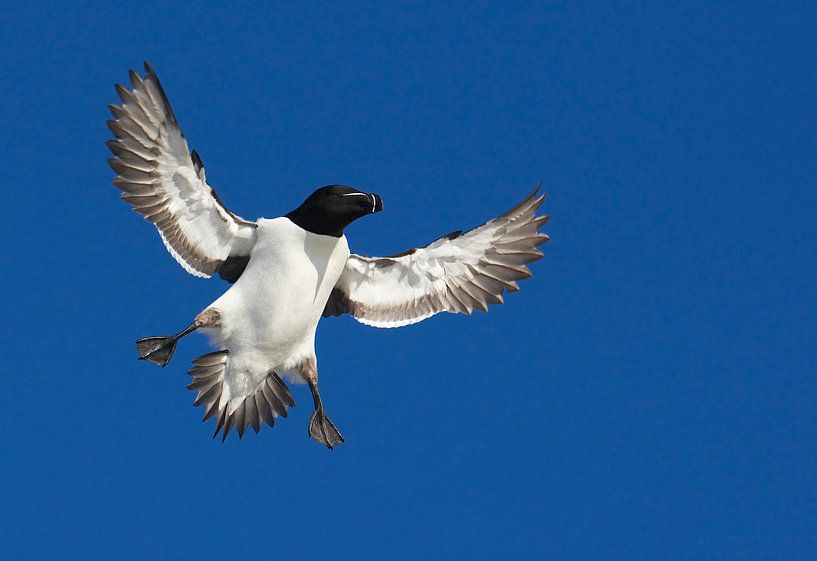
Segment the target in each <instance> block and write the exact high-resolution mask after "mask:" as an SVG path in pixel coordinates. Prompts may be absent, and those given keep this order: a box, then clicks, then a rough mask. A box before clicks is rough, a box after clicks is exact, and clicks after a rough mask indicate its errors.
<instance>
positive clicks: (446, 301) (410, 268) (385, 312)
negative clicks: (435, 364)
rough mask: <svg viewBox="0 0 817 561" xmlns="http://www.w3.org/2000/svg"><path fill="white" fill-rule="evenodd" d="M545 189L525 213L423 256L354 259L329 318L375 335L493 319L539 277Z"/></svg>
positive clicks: (457, 236)
mask: <svg viewBox="0 0 817 561" xmlns="http://www.w3.org/2000/svg"><path fill="white" fill-rule="evenodd" d="M544 198H545V196H544V195H539V189H538V188H537V189H536V191H534V192H533V193H532V194H531V195H530V196H529V197H528V198H526V199H525V200H524V201H522V202H521V203H519V204H518V205H517V206H515V207H514V208H512V209H511V210H509V211H508V212H506V213H505V214H503V215H502V216H500V217H498V218H495V219H493V220H491V221H489V222H486V223H485V224H483V225H482V226H479V227H477V228H474V229H473V230H470V231H468V232H466V233H464V234H463V233H461V232H454V233H452V234H448V235H447V236H443V237H442V238H439V239H438V240H436V241H434V242H432V243H431V244H430V245H427V246H426V247H423V248H415V249H411V250H409V251H407V252H405V253H402V254H398V255H393V256H391V257H364V256H361V255H355V254H352V255H351V256H350V257H349V260H348V261H347V262H346V267H345V269H344V270H343V273H342V274H341V276H340V279H339V280H338V282H337V284H336V286H335V288H334V289H333V290H332V294H331V296H330V297H329V301H328V302H327V304H326V309H325V310H324V312H323V315H324V316H337V315H341V314H345V313H349V314H352V316H353V317H354V318H355V319H356V320H358V321H359V322H361V323H365V324H366V325H371V326H374V327H402V326H404V325H410V324H412V323H417V322H418V321H422V320H424V319H426V318H429V317H431V316H433V315H434V314H437V313H440V312H454V313H458V312H462V313H466V314H470V313H471V312H472V311H473V310H481V311H483V312H485V311H488V304H501V303H502V301H503V300H502V294H503V293H504V292H505V291H508V292H515V291H517V290H519V286H518V285H517V283H516V281H518V280H521V279H526V278H528V277H530V276H531V272H530V269H528V268H527V267H526V265H527V264H528V263H530V262H532V261H536V260H537V259H539V258H541V257H542V252H541V251H539V250H538V249H537V247H538V246H539V245H541V244H542V243H544V242H546V241H547V240H548V239H549V237H548V236H547V234H543V233H540V232H539V227H540V226H542V224H544V223H545V222H547V220H548V218H549V217H548V216H544V215H541V216H537V215H536V211H537V209H538V208H539V206H540V205H541V204H542V201H543V200H544Z"/></svg>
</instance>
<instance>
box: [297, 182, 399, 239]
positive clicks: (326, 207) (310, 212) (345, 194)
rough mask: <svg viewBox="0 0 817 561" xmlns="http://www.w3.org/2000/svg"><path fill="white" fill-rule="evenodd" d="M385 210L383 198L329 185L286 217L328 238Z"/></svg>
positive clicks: (305, 228) (310, 196) (350, 188)
mask: <svg viewBox="0 0 817 561" xmlns="http://www.w3.org/2000/svg"><path fill="white" fill-rule="evenodd" d="M381 210H383V199H381V198H380V195H375V194H374V193H364V192H363V191H358V190H357V189H355V188H353V187H347V186H346V185H327V186H326V187H321V188H320V189H317V190H316V191H315V192H314V193H312V194H311V195H309V197H308V198H307V199H306V200H305V201H304V202H303V203H302V204H301V206H299V207H298V208H296V209H295V210H293V211H291V212H289V213H288V214H287V215H286V216H287V218H289V219H290V220H292V221H293V222H294V223H295V224H297V225H298V226H300V227H301V228H303V229H304V230H307V231H309V232H312V233H313V234H323V235H325V236H335V237H340V236H342V235H343V229H344V228H346V226H348V225H349V224H351V223H352V222H354V221H355V220H357V219H358V218H360V217H362V216H366V215H367V214H374V213H375V212H380V211H381Z"/></svg>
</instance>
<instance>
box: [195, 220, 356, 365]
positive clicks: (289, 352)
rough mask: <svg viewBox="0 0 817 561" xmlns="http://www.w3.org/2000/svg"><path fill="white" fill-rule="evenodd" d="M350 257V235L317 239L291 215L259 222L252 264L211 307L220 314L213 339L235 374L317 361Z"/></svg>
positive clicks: (250, 263)
mask: <svg viewBox="0 0 817 561" xmlns="http://www.w3.org/2000/svg"><path fill="white" fill-rule="evenodd" d="M348 258H349V246H348V244H347V242H346V237H345V236H342V237H340V238H334V237H331V236H320V235H316V234H312V233H310V232H307V231H305V230H303V229H302V228H300V227H298V226H296V225H295V224H293V223H292V222H291V221H290V220H289V219H288V218H276V219H273V220H259V221H258V238H257V241H256V244H255V247H254V248H253V250H252V253H251V256H250V262H249V265H248V266H247V268H246V270H245V271H244V272H243V273H242V275H241V277H240V278H239V279H238V281H237V282H236V283H235V284H234V285H233V286H232V287H231V288H230V289H229V290H228V291H227V292H225V293H224V294H223V295H222V296H221V297H220V298H219V299H218V300H216V301H215V302H213V303H212V304H211V305H210V306H209V307H210V308H215V309H217V310H218V311H219V314H220V316H221V326H220V327H219V328H216V329H213V330H212V335H213V338H214V339H215V341H216V342H217V343H218V344H219V345H221V348H223V349H227V350H229V351H230V363H231V364H230V370H232V371H234V372H235V371H236V370H242V371H244V372H245V373H247V374H249V375H250V376H251V377H252V378H256V377H257V376H262V377H263V376H266V374H267V372H269V371H270V370H275V371H276V372H278V373H279V374H284V373H288V372H289V371H290V370H291V369H292V368H295V367H296V366H297V365H299V364H300V363H301V362H302V361H304V360H305V359H307V358H309V357H313V356H314V354H315V329H316V327H317V324H318V321H319V320H320V317H321V313H322V312H323V309H324V307H325V305H326V301H327V300H328V298H329V294H330V293H331V291H332V288H333V287H334V286H335V283H336V282H337V280H338V277H339V276H340V274H341V272H342V270H343V267H344V265H345V263H346V260H347V259H348Z"/></svg>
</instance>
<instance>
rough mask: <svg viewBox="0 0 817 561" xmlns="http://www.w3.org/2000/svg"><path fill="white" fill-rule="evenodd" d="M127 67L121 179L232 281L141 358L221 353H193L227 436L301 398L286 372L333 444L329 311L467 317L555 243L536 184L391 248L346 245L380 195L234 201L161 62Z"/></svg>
mask: <svg viewBox="0 0 817 561" xmlns="http://www.w3.org/2000/svg"><path fill="white" fill-rule="evenodd" d="M145 71H146V74H145V76H140V75H139V74H137V73H136V72H133V71H131V72H130V79H131V89H128V88H126V87H125V86H121V85H117V86H116V91H117V94H118V95H119V98H120V100H121V102H122V103H121V105H110V106H109V107H110V110H111V113H112V114H113V116H114V119H113V120H110V121H108V127H109V128H110V130H111V132H112V133H113V134H114V136H115V137H116V138H115V139H113V140H109V141H108V142H107V144H108V147H109V148H110V149H111V151H112V152H113V154H114V157H113V158H111V159H110V160H109V163H110V165H111V167H112V168H113V169H114V170H115V171H116V172H117V174H118V175H117V176H116V178H114V180H113V183H114V185H116V186H117V187H118V188H119V189H120V190H121V191H122V194H121V197H122V199H124V200H125V201H126V202H128V203H129V204H130V205H131V207H132V208H133V210H135V211H136V212H138V213H139V214H140V215H142V216H143V217H144V218H145V219H146V220H148V221H149V222H151V223H152V224H154V225H155V227H156V229H157V230H158V232H159V235H160V237H161V240H162V242H164V244H165V246H166V247H167V250H168V251H169V252H170V254H171V255H172V256H173V257H174V258H175V259H176V260H177V261H178V262H179V264H180V265H181V266H182V267H183V268H184V269H185V270H186V271H187V272H189V273H191V274H193V275H196V276H199V277H204V278H209V277H211V276H213V275H215V274H218V275H219V276H220V277H221V278H223V279H225V280H227V281H228V282H231V283H234V284H233V285H232V286H231V287H230V288H229V289H228V290H227V291H226V292H225V293H224V294H223V295H222V296H221V297H220V298H218V299H217V300H216V301H215V302H213V303H212V304H211V305H210V306H208V307H207V308H205V309H204V310H203V311H202V312H201V313H200V314H199V315H198V316H197V317H196V318H195V320H194V322H193V323H192V324H191V325H190V326H189V327H188V328H187V329H185V330H183V331H181V332H179V333H177V334H175V335H171V336H158V337H145V338H142V339H140V340H138V341H137V343H136V344H137V350H138V352H139V357H140V358H141V359H144V360H148V361H150V362H153V363H155V364H158V365H160V366H165V365H166V364H167V363H168V362H169V361H170V359H171V357H172V356H173V352H174V350H175V348H176V344H177V342H178V340H179V339H181V338H182V337H184V336H185V335H187V334H188V333H190V332H192V331H195V330H197V329H202V330H205V331H206V332H208V333H209V335H210V337H211V339H212V341H213V343H214V344H215V346H217V347H218V348H219V349H220V350H218V351H215V352H212V353H209V354H206V355H203V356H201V357H198V358H196V359H194V360H193V364H194V367H193V369H192V370H190V372H189V374H190V376H192V378H193V381H192V382H191V383H190V384H189V385H188V387H189V388H190V389H191V390H194V391H196V392H198V393H197V396H196V399H195V401H194V404H195V405H201V406H204V407H205V414H204V418H205V420H206V419H209V418H211V417H216V431H215V432H216V434H218V433H219V431H222V438H226V437H227V435H228V434H229V432H230V430H231V429H232V428H236V430H237V431H238V434H239V437H240V436H243V434H244V431H245V430H246V429H247V427H249V426H252V428H253V429H254V430H255V431H256V432H258V431H259V429H260V427H261V424H262V423H264V422H265V423H267V424H268V425H270V426H272V425H274V423H275V419H276V418H277V417H280V416H286V415H287V408H288V407H292V406H293V405H294V400H293V398H292V394H291V393H290V391H289V389H288V388H287V387H286V385H285V384H284V382H283V381H282V380H281V378H280V377H279V374H280V375H285V376H287V377H288V378H289V379H291V380H293V381H298V382H300V381H305V382H307V383H308V384H309V388H310V390H311V392H312V398H313V402H314V405H315V410H314V412H313V414H312V418H311V420H310V423H309V435H310V436H311V437H312V438H314V439H316V440H318V441H319V442H321V443H323V444H324V445H326V446H328V447H330V448H331V447H333V446H335V445H337V444H339V443H340V442H343V438H342V437H341V435H340V432H339V431H338V430H337V428H336V427H335V426H334V424H332V422H331V421H330V420H329V419H328V417H327V416H326V412H325V411H324V407H323V404H322V401H321V397H320V392H319V391H318V371H317V359H316V355H315V330H316V328H317V325H318V322H319V321H320V319H321V317H322V316H337V315H343V314H349V315H351V316H352V317H353V318H354V319H356V320H357V321H359V322H361V323H364V324H366V325H370V326H374V327H383V328H392V327H402V326H405V325H410V324H413V323H417V322H419V321H422V320H425V319H427V318H429V317H431V316H433V315H435V314H438V313H441V312H449V313H464V314H470V313H472V312H473V311H474V310H480V311H487V310H488V306H489V304H501V303H502V302H503V294H505V293H507V292H515V291H517V290H518V289H519V285H518V284H517V282H518V281H519V280H522V279H526V278H528V277H530V276H531V271H530V269H528V267H527V265H528V264H530V263H532V262H533V261H536V260H538V259H540V258H541V257H542V252H541V251H539V249H538V246H539V245H541V244H542V243H544V242H546V241H547V240H548V236H547V235H546V234H543V233H541V232H540V231H539V228H540V227H541V226H542V225H543V224H544V223H545V222H546V221H547V220H548V217H547V216H543V215H542V216H539V215H537V214H536V212H537V210H538V209H539V207H540V206H541V204H542V201H543V200H544V195H540V194H539V190H538V189H537V190H536V191H534V192H533V193H531V194H530V195H529V196H528V197H527V198H525V199H524V200H523V201H521V202H520V203H519V204H517V205H516V206H514V207H513V208H512V209H511V210H509V211H508V212H506V213H505V214H502V215H500V216H498V217H497V218H494V219H493V220H489V221H488V222H486V223H485V224H482V225H481V226H478V227H476V228H473V229H471V230H469V231H467V232H464V233H462V232H460V231H457V232H453V233H451V234H449V235H446V236H443V237H441V238H438V239H437V240H435V241H434V242H432V243H431V244H429V245H427V246H425V247H417V248H412V249H410V250H408V251H404V252H402V253H398V254H395V255H391V256H387V257H366V256H363V255H358V254H354V253H351V254H350V252H349V246H348V244H347V242H346V237H345V235H344V229H345V228H346V227H347V226H349V224H351V223H352V222H353V221H355V220H357V219H359V218H362V217H363V216H366V215H368V214H373V213H376V212H380V211H381V210H383V201H382V199H381V198H380V197H379V196H378V195H376V194H374V193H363V192H360V191H358V190H356V189H353V188H351V187H347V186H343V185H327V186H326V187H322V188H320V189H318V190H316V191H315V192H314V193H312V194H311V195H310V196H309V197H308V198H307V199H306V200H305V201H304V202H303V204H301V205H300V206H299V207H298V208H296V209H294V210H292V211H290V212H289V213H288V214H286V215H285V216H282V217H280V218H275V219H272V220H267V219H258V220H257V221H250V220H246V219H244V218H241V217H240V216H238V215H236V214H235V213H233V212H231V211H230V210H228V209H227V207H226V206H224V204H223V202H222V201H221V199H219V197H218V196H217V195H216V193H215V190H214V189H213V188H212V187H211V186H210V184H209V183H208V182H207V177H206V174H205V169H204V163H203V162H202V159H201V157H200V156H199V155H198V154H197V153H196V152H195V151H190V149H189V147H188V145H187V140H186V139H185V137H184V135H183V134H182V130H181V127H180V126H179V123H178V121H177V120H176V116H175V115H174V113H173V110H172V109H171V107H170V103H169V102H168V100H167V96H166V95H165V92H164V90H163V88H162V86H161V84H160V83H159V78H158V77H157V76H156V73H155V71H154V70H153V69H152V68H151V67H150V65H148V64H147V63H145Z"/></svg>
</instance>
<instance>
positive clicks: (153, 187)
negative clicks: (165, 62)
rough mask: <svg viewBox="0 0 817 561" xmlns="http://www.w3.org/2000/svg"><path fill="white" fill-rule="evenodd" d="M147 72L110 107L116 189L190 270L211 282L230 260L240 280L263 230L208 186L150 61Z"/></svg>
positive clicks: (120, 88) (110, 143) (122, 90)
mask: <svg viewBox="0 0 817 561" xmlns="http://www.w3.org/2000/svg"><path fill="white" fill-rule="evenodd" d="M145 71H146V72H147V75H146V76H144V77H142V76H139V75H138V74H137V73H136V72H133V71H131V72H130V78H131V87H132V89H130V90H129V89H127V88H126V87H125V86H122V85H117V86H116V92H117V94H118V95H119V98H120V100H121V102H122V104H121V105H110V106H109V108H110V110H111V113H112V114H113V116H114V119H113V120H111V121H108V128H109V129H110V130H111V132H112V133H113V134H114V136H115V137H116V139H115V140H109V141H108V142H107V145H108V147H109V148H110V150H111V152H113V154H114V157H113V158H111V159H110V160H108V162H109V163H110V165H111V168H113V170H114V171H115V172H116V173H117V174H118V175H117V176H116V178H114V180H113V183H114V185H116V186H117V187H118V188H119V189H121V190H122V195H121V197H122V199H124V200H125V201H127V202H128V203H129V204H130V205H131V207H132V208H133V210H135V211H136V212H138V213H139V214H141V215H142V216H143V217H144V218H145V219H146V220H148V221H149V222H152V223H153V224H154V225H155V226H156V229H157V230H159V235H160V236H161V238H162V241H163V242H164V244H165V246H166V247H167V250H168V251H169V252H170V254H171V255H172V256H173V257H174V258H175V259H176V260H177V261H178V262H179V264H180V265H181V266H182V267H183V268H184V269H185V270H186V271H187V272H189V273H191V274H193V275H196V276H199V277H210V276H212V275H213V274H214V273H216V272H221V267H222V266H224V264H225V263H227V262H230V265H229V272H228V273H227V277H229V278H230V279H232V278H233V277H235V278H237V275H238V274H240V271H239V269H238V268H237V267H236V266H235V264H236V261H235V259H236V258H240V257H246V256H248V255H249V253H250V250H251V249H252V246H253V244H254V243H255V237H256V228H257V225H256V224H255V222H249V221H247V220H244V219H243V218H241V217H239V216H237V215H235V214H233V213H232V212H230V211H229V210H228V209H227V208H226V207H225V206H224V204H223V203H222V202H221V200H220V199H219V198H218V195H216V192H215V191H214V190H213V188H212V187H210V186H209V185H208V184H207V179H206V176H205V173H204V164H203V163H202V160H201V157H200V156H199V155H198V153H197V152H195V151H193V152H191V151H190V150H189V149H188V146H187V141H186V140H185V138H184V135H183V134H182V131H181V128H180V127H179V123H178V122H177V121H176V116H175V115H174V114H173V110H172V109H171V107H170V103H169V102H168V101H167V96H166V95H165V92H164V90H163V89H162V85H161V84H160V83H159V78H158V77H157V76H156V72H154V70H153V68H151V67H150V65H149V64H147V63H145ZM244 266H246V264H245V265H244ZM240 270H243V267H241V268H240Z"/></svg>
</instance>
